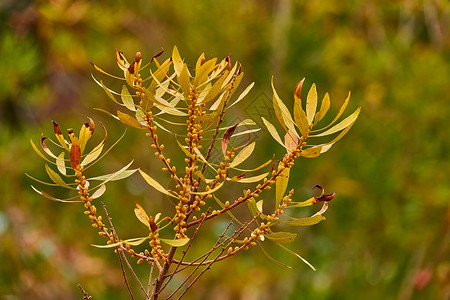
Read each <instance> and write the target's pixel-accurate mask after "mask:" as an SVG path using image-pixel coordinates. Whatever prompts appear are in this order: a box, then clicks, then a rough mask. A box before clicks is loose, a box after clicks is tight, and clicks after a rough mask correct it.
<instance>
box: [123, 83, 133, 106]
mask: <svg viewBox="0 0 450 300" xmlns="http://www.w3.org/2000/svg"><path fill="white" fill-rule="evenodd" d="M121 98H122V102H123V104H124V105H125V106H126V107H127V108H128V109H129V110H131V111H136V107H135V105H134V101H133V97H131V95H130V92H129V91H128V89H127V87H126V85H123V86H122V96H121Z"/></svg>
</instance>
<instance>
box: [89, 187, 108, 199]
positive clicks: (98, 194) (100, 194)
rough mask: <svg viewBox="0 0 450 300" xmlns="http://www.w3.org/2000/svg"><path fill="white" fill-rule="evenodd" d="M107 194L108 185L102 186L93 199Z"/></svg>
mask: <svg viewBox="0 0 450 300" xmlns="http://www.w3.org/2000/svg"><path fill="white" fill-rule="evenodd" d="M105 192H106V185H104V184H102V185H101V186H100V187H99V188H98V190H96V191H95V193H93V194H92V198H93V199H97V198H99V197H100V196H102V195H103V194H104V193H105Z"/></svg>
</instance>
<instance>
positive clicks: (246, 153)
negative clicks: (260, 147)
mask: <svg viewBox="0 0 450 300" xmlns="http://www.w3.org/2000/svg"><path fill="white" fill-rule="evenodd" d="M255 145H256V142H253V143H251V144H250V145H248V146H245V147H244V149H242V150H241V152H239V153H238V154H237V155H236V157H235V158H234V159H233V161H232V162H231V164H230V168H233V167H236V166H238V165H240V164H241V163H243V162H244V161H245V160H246V159H247V158H249V157H250V155H251V154H252V153H253V150H255Z"/></svg>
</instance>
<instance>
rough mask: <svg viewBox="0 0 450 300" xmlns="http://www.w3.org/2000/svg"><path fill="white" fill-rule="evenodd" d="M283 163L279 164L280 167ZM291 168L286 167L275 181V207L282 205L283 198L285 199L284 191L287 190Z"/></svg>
mask: <svg viewBox="0 0 450 300" xmlns="http://www.w3.org/2000/svg"><path fill="white" fill-rule="evenodd" d="M281 167H282V166H281V163H280V164H279V166H278V168H281ZM290 170H291V169H290V168H285V169H284V170H283V171H282V172H281V174H280V176H278V178H277V181H276V183H275V207H278V206H279V205H280V202H281V199H283V196H284V192H286V189H287V185H288V182H289V173H290Z"/></svg>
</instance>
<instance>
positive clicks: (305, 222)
mask: <svg viewBox="0 0 450 300" xmlns="http://www.w3.org/2000/svg"><path fill="white" fill-rule="evenodd" d="M289 219H291V221H287V222H281V223H284V224H287V225H292V226H310V225H315V224H317V223H319V222H320V221H322V220H325V219H326V218H325V217H324V216H322V215H314V216H312V217H308V218H292V217H289Z"/></svg>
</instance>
